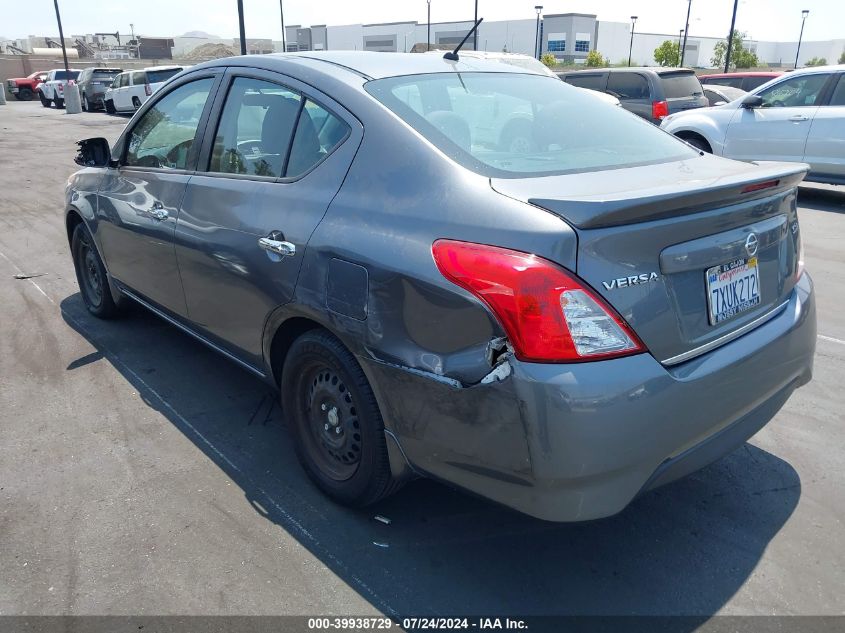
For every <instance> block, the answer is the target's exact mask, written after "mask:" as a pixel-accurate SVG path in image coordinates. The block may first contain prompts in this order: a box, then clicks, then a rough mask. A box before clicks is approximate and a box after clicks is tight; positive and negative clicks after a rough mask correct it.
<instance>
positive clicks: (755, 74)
mask: <svg viewBox="0 0 845 633" xmlns="http://www.w3.org/2000/svg"><path fill="white" fill-rule="evenodd" d="M782 74H783V71H782V70H769V71H758V70H755V71H752V72H747V73H712V74H708V75H701V77H716V78H720V77H780V76H781V75H782Z"/></svg>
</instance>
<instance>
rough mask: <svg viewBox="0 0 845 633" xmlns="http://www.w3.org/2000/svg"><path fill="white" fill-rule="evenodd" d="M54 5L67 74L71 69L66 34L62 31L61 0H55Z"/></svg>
mask: <svg viewBox="0 0 845 633" xmlns="http://www.w3.org/2000/svg"><path fill="white" fill-rule="evenodd" d="M53 4H54V5H56V22H58V23H59V42H61V43H62V57H64V60H65V72H70V67H69V66H68V63H67V49H65V34H64V31H62V15H61V13H59V0H53Z"/></svg>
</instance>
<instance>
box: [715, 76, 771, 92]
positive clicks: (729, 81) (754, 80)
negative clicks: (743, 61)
mask: <svg viewBox="0 0 845 633" xmlns="http://www.w3.org/2000/svg"><path fill="white" fill-rule="evenodd" d="M782 74H783V73H782V72H780V71H762V72H738V73H716V74H710V75H699V77H698V79H699V80H700V81H701V85H702V86H729V87H731V88H739V89H740V90H745V91H746V92H748V91H750V90H754V89H755V88H759V87H760V86H762V85H763V84H764V83H768V82H770V81H771V80H772V79H775V78H776V77H780V76H781V75H782Z"/></svg>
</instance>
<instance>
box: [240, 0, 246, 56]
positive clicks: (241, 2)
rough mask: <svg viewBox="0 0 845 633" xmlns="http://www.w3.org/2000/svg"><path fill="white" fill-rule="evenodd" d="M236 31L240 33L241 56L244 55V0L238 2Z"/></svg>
mask: <svg viewBox="0 0 845 633" xmlns="http://www.w3.org/2000/svg"><path fill="white" fill-rule="evenodd" d="M238 29H240V32H241V55H246V31H245V30H244V0H238Z"/></svg>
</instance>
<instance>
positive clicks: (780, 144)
mask: <svg viewBox="0 0 845 633" xmlns="http://www.w3.org/2000/svg"><path fill="white" fill-rule="evenodd" d="M830 77H831V75H830V74H829V73H815V74H808V75H798V76H794V77H787V78H786V79H784V80H783V81H780V82H778V83H776V84H774V85H772V86H769V87H768V88H765V89H763V90H761V91H759V92H757V93H756V94H758V95H759V96H761V97H762V98H763V105H762V107H759V108H737V110H736V112H735V113H734V116H733V118H732V119H731V122H730V124H729V125H728V130H727V133H726V135H725V144H724V147H725V150H724V153H723V155H724V156H726V157H728V158H736V159H739V160H785V161H794V162H800V161H802V160H803V159H804V147H805V146H806V144H807V136H808V134H809V132H810V127H811V125H812V123H813V117H815V115H816V112H817V111H818V109H819V106H818V103H819V98H820V97H821V96H822V94H823V90H824V88H825V85H826V84H827V82H828V80H829V79H830Z"/></svg>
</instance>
